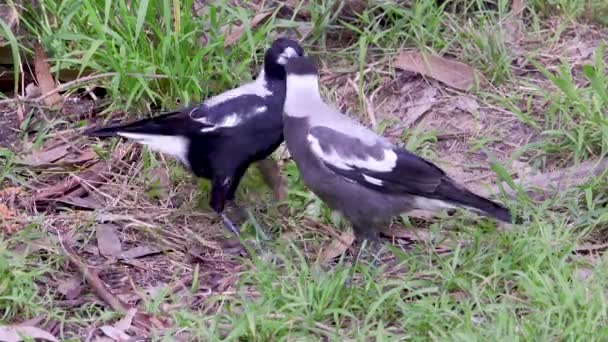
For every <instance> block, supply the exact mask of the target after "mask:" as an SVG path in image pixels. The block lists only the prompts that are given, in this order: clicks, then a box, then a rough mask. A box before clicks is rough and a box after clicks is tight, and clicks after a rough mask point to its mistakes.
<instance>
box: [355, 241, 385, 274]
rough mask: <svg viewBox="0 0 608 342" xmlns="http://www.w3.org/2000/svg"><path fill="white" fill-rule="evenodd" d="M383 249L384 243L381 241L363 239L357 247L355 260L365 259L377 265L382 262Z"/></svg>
mask: <svg viewBox="0 0 608 342" xmlns="http://www.w3.org/2000/svg"><path fill="white" fill-rule="evenodd" d="M384 249H385V248H384V243H382V241H371V240H364V241H363V242H362V243H361V246H360V247H359V252H358V253H357V258H356V261H357V262H358V261H359V260H365V261H367V262H369V263H371V264H373V265H374V266H376V267H379V266H380V265H381V263H382V254H383V253H384Z"/></svg>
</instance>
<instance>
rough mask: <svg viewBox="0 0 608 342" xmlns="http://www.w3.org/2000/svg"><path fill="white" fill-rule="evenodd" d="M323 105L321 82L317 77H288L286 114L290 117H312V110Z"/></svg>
mask: <svg viewBox="0 0 608 342" xmlns="http://www.w3.org/2000/svg"><path fill="white" fill-rule="evenodd" d="M319 103H323V100H322V99H321V94H320V93H319V82H318V79H317V76H315V75H290V76H289V77H287V93H286V96H285V114H287V115H289V116H298V117H301V116H310V115H311V114H315V113H310V110H311V108H315V107H316V106H315V105H316V104H319Z"/></svg>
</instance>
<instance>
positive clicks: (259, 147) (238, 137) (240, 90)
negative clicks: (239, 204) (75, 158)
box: [85, 38, 304, 234]
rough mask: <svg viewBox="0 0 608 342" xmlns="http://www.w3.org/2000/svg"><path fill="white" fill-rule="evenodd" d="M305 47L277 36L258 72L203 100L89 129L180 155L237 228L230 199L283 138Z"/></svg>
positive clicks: (215, 205) (89, 132)
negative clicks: (291, 73)
mask: <svg viewBox="0 0 608 342" xmlns="http://www.w3.org/2000/svg"><path fill="white" fill-rule="evenodd" d="M303 54H304V50H303V49H302V47H301V46H300V45H299V44H298V43H297V42H295V41H293V40H290V39H287V38H279V39H277V40H275V41H274V42H273V43H272V45H271V47H270V48H269V49H268V50H267V51H266V53H265V56H264V66H263V69H262V70H261V71H260V73H259V75H258V77H257V78H256V79H255V80H254V81H252V82H250V83H246V84H243V85H241V86H239V87H237V88H234V89H231V90H228V91H226V92H224V93H221V94H219V95H216V96H213V97H211V98H209V99H207V100H206V101H204V102H203V103H202V104H200V105H196V106H191V107H187V108H182V109H180V110H177V111H171V112H166V113H164V114H162V115H160V116H157V117H153V118H148V119H143V120H139V121H136V122H133V123H129V124H124V125H116V126H110V127H103V128H94V129H89V130H87V131H85V135H88V136H93V137H113V136H120V137H123V138H126V139H129V140H132V141H135V142H137V143H140V144H143V145H147V146H148V147H149V148H150V149H152V150H154V151H157V152H162V153H166V154H169V155H172V156H174V157H176V158H177V159H178V160H180V161H181V162H182V163H183V164H184V165H185V166H186V167H188V168H189V169H190V170H191V171H192V173H194V175H196V176H198V177H202V178H206V179H210V181H211V199H210V206H211V208H212V209H213V210H214V211H215V212H217V213H218V214H219V215H220V216H221V217H222V219H223V221H224V224H225V225H226V226H227V228H229V229H230V230H231V231H232V232H233V233H235V234H238V228H237V227H236V226H235V225H234V223H232V222H231V220H230V219H229V218H228V217H227V216H226V215H225V214H224V212H223V211H224V207H225V204H226V202H227V201H233V200H234V196H235V191H236V189H237V187H238V185H239V182H240V181H241V178H242V177H243V175H244V174H245V171H246V170H247V168H248V167H249V165H250V164H251V163H253V162H256V161H261V160H263V159H265V158H267V157H268V156H269V155H270V154H272V152H273V151H274V150H276V149H277V147H278V146H279V145H280V144H281V143H282V142H283V121H282V114H283V105H284V102H285V76H286V74H285V63H286V62H287V60H288V59H289V58H292V57H297V56H302V55H303Z"/></svg>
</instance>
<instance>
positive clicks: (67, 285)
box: [57, 276, 84, 300]
mask: <svg viewBox="0 0 608 342" xmlns="http://www.w3.org/2000/svg"><path fill="white" fill-rule="evenodd" d="M83 289H84V286H83V284H82V278H81V277H79V276H73V277H70V278H68V279H64V280H62V281H61V282H60V283H59V286H58V287H57V291H58V292H59V293H61V294H62V295H63V296H64V297H65V299H67V300H72V299H76V298H78V297H79V296H80V294H81V293H82V290H83Z"/></svg>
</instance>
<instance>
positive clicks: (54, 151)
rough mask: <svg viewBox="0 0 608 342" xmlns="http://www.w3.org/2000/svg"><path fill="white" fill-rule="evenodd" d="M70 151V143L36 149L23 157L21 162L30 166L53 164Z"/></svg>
mask: <svg viewBox="0 0 608 342" xmlns="http://www.w3.org/2000/svg"><path fill="white" fill-rule="evenodd" d="M69 152H70V145H68V144H61V145H59V146H55V147H51V148H48V149H43V150H39V151H34V152H33V153H32V154H30V155H27V156H25V157H24V158H23V159H21V161H20V163H21V164H23V165H28V166H41V165H46V164H51V163H52V162H54V161H57V160H59V159H61V158H63V157H65V156H66V155H67V154H68V153H69Z"/></svg>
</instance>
